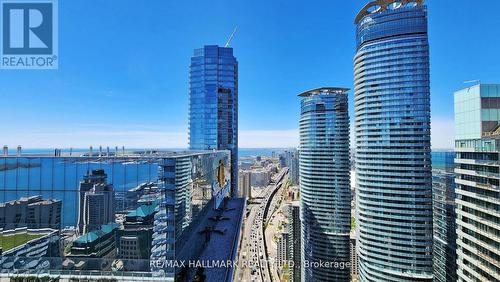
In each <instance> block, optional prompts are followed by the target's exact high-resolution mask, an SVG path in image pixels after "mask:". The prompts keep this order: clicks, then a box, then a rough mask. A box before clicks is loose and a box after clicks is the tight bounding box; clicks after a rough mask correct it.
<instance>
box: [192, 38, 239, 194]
mask: <svg viewBox="0 0 500 282" xmlns="http://www.w3.org/2000/svg"><path fill="white" fill-rule="evenodd" d="M189 80H190V84H189V148H190V149H191V150H213V149H216V150H230V151H231V165H232V169H233V171H232V183H231V190H232V191H231V195H232V196H233V197H237V195H238V191H237V189H238V61H237V60H236V58H235V57H234V56H233V49H232V48H227V47H218V46H213V45H209V46H205V47H203V48H200V49H196V50H195V51H194V56H193V57H192V58H191V66H190V74H189Z"/></svg>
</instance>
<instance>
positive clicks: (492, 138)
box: [455, 84, 500, 281]
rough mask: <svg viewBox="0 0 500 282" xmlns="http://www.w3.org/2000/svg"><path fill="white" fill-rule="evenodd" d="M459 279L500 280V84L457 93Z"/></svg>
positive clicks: (477, 86)
mask: <svg viewBox="0 0 500 282" xmlns="http://www.w3.org/2000/svg"><path fill="white" fill-rule="evenodd" d="M455 124H456V137H455V151H456V154H457V156H456V159H455V164H456V166H455V175H456V179H455V182H456V184H457V189H456V194H457V198H456V213H457V221H456V223H457V257H458V260H457V264H458V271H457V276H458V281H500V225H499V224H500V212H499V211H500V183H499V182H500V174H499V172H500V162H499V158H500V85H488V84H481V85H475V86H472V87H469V88H466V89H463V90H460V91H458V92H456V93H455Z"/></svg>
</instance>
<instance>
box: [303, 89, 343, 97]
mask: <svg viewBox="0 0 500 282" xmlns="http://www.w3.org/2000/svg"><path fill="white" fill-rule="evenodd" d="M349 90H350V89H349V88H339V87H320V88H316V89H311V90H308V91H305V92H302V93H300V94H299V95H298V96H299V97H307V96H312V95H318V94H344V93H345V92H347V91H349Z"/></svg>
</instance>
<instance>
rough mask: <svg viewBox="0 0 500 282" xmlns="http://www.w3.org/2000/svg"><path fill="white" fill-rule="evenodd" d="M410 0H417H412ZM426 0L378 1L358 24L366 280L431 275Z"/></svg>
mask: <svg viewBox="0 0 500 282" xmlns="http://www.w3.org/2000/svg"><path fill="white" fill-rule="evenodd" d="M408 2H412V3H408ZM422 2H423V1H393V3H391V1H373V2H371V3H370V4H369V5H371V6H372V7H375V9H373V10H371V12H369V11H368V10H366V9H363V10H362V11H361V12H360V15H358V17H357V20H356V24H357V30H356V31H357V32H356V43H357V50H356V56H355V58H354V77H355V99H354V102H355V132H356V165H355V166H356V185H357V187H356V190H357V195H356V201H357V222H358V228H357V232H358V234H357V235H358V246H357V251H358V257H359V278H360V280H361V281H431V280H432V278H433V275H432V271H433V270H432V231H433V229H432V174H431V149H430V145H431V144H430V95H429V91H430V90H429V44H428V36H427V7H426V6H425V5H423V4H422Z"/></svg>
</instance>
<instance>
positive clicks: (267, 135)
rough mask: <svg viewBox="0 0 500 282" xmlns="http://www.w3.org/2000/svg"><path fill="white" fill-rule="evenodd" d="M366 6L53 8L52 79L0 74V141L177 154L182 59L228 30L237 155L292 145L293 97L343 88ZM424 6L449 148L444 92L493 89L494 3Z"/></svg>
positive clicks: (499, 63)
mask: <svg viewBox="0 0 500 282" xmlns="http://www.w3.org/2000/svg"><path fill="white" fill-rule="evenodd" d="M306 3H307V4H306ZM365 3H367V1H365V0H345V1H339V0H322V1H308V2H306V1H298V0H254V1H244V0H224V1H223V0H211V1H202V0H199V1H188V0H185V1H173V0H148V1H137V0H134V1H132V0H120V1H119V0H108V1H104V0H101V1H97V0H60V1H59V60H60V61H59V69H58V70H56V71H53V70H44V71H40V70H31V71H21V70H2V71H0V85H1V86H0V99H1V100H0V101H1V105H2V107H1V108H0V120H1V121H2V122H0V143H3V144H7V145H9V146H12V147H13V146H17V145H23V146H24V147H31V148H52V147H58V148H61V147H62V148H67V147H78V148H82V147H87V146H89V145H94V146H98V145H103V146H115V145H118V146H121V145H125V146H127V147H136V148H137V147H155V148H174V147H175V148H181V147H186V146H187V123H188V116H187V112H188V70H189V62H190V56H191V55H192V52H193V49H194V48H198V47H201V46H203V45H205V44H219V45H223V44H224V43H225V41H226V40H227V38H228V37H229V34H230V33H231V31H232V30H233V28H234V27H235V26H238V33H237V34H236V36H235V37H234V39H233V41H232V44H231V45H232V46H233V47H234V49H235V51H234V53H235V55H236V56H237V58H238V61H239V128H240V133H239V134H240V135H239V136H240V147H289V146H297V145H298V130H297V128H298V119H299V98H298V97H297V94H298V93H299V92H300V91H303V90H307V89H310V88H315V87H319V86H339V87H348V88H353V64H352V58H353V56H354V53H355V38H354V36H355V26H354V23H353V21H354V17H355V15H356V14H357V12H358V10H359V9H360V8H361V7H362V6H363V5H364V4H365ZM427 3H428V7H429V36H430V46H431V91H432V94H431V98H432V100H431V102H432V121H433V125H432V126H433V136H432V139H433V147H434V148H451V147H452V146H453V92H454V91H455V90H457V89H460V88H463V87H465V86H466V84H464V83H463V82H464V81H467V80H474V79H481V81H482V82H485V83H500V53H499V47H500V17H498V11H499V10H500V1H498V0H481V1H473V0H454V1H451V0H428V1H427ZM478 3H480V4H478ZM350 95H351V100H350V101H351V115H352V113H353V112H352V98H353V97H352V96H353V92H352V91H351V92H350Z"/></svg>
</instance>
